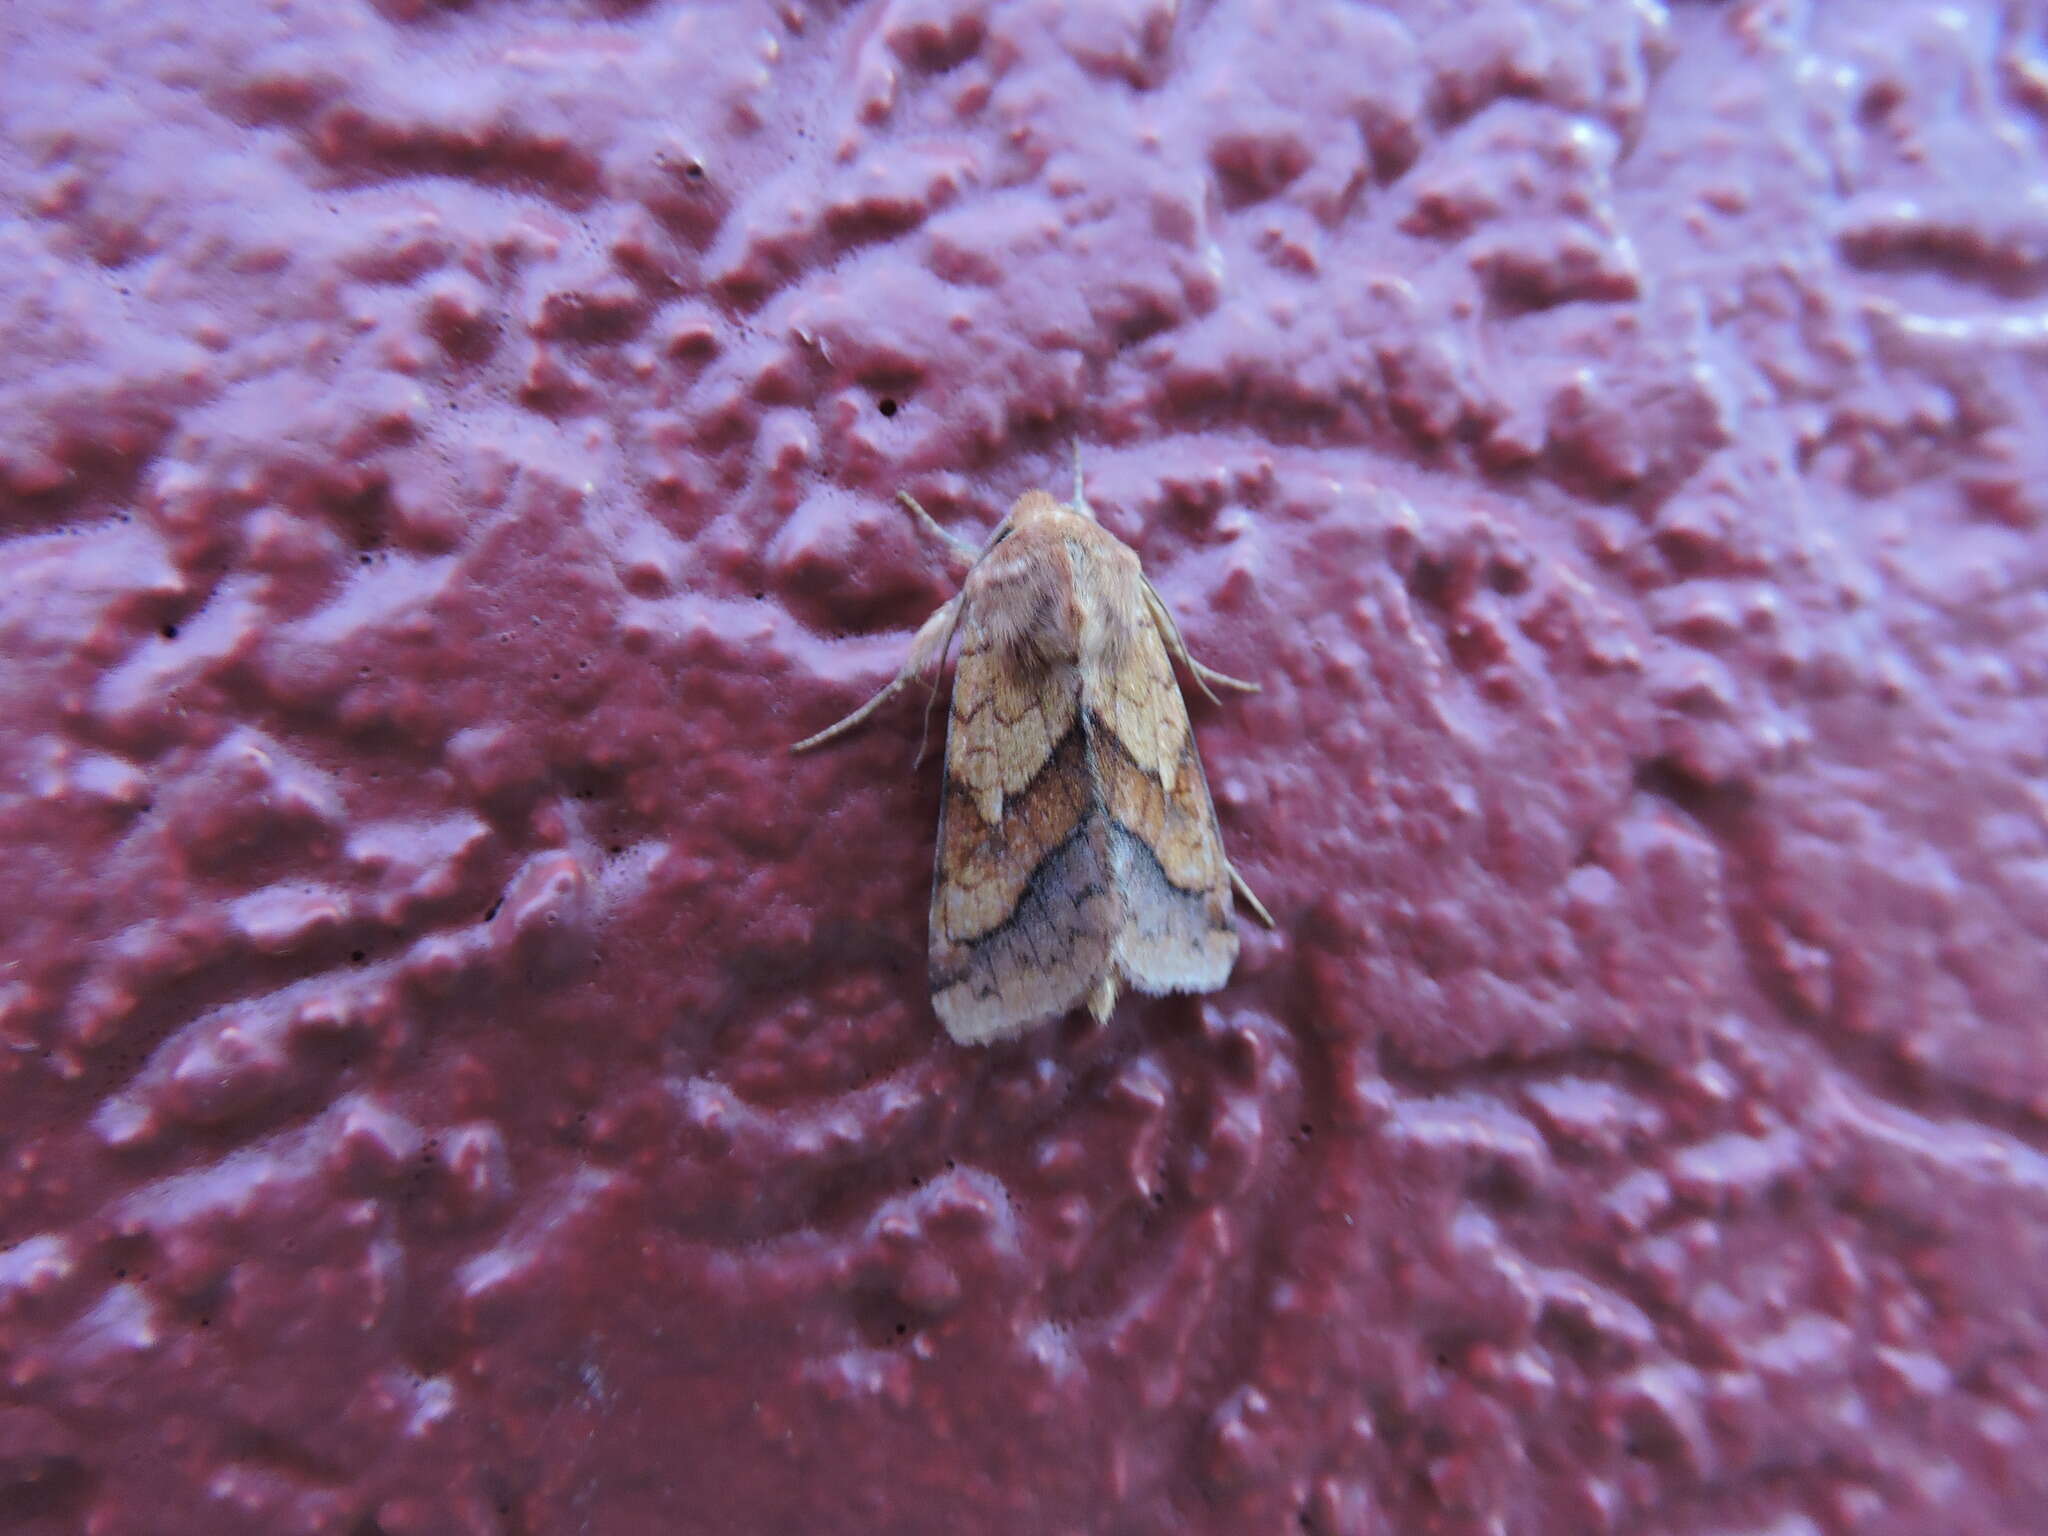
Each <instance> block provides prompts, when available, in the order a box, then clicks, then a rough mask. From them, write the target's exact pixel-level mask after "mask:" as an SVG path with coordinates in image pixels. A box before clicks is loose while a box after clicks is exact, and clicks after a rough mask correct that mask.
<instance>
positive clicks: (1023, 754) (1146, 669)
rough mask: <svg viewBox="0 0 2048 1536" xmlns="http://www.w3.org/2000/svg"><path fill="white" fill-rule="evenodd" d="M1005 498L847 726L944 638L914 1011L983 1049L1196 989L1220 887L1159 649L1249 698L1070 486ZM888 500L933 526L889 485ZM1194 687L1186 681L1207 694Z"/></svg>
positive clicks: (1202, 785) (1211, 942)
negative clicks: (929, 875)
mask: <svg viewBox="0 0 2048 1536" xmlns="http://www.w3.org/2000/svg"><path fill="white" fill-rule="evenodd" d="M1074 478H1075V486H1074V500H1073V502H1072V503H1071V504H1069V503H1062V502H1060V501H1058V500H1056V499H1055V498H1053V497H1051V496H1049V495H1047V494H1046V493H1045V492H1043V491H1029V492H1026V493H1025V494H1024V495H1023V496H1021V497H1019V498H1018V500H1017V503H1016V505H1015V506H1013V507H1012V508H1011V509H1010V514H1009V516H1008V517H1006V518H1004V519H1003V521H1002V523H1001V525H1000V526H998V527H997V529H996V531H995V532H994V534H992V535H991V536H990V538H989V541H988V543H987V545H985V546H984V547H983V549H982V550H981V551H980V553H979V554H978V555H976V554H974V553H973V551H972V550H971V549H970V548H969V547H968V546H965V545H963V544H960V543H959V542H958V541H956V540H953V539H952V538H951V537H950V536H949V535H946V534H944V533H943V532H940V533H939V536H940V537H941V538H944V539H946V540H947V542H948V543H949V544H951V545H952V546H953V547H954V548H955V549H956V551H958V552H960V553H961V554H962V555H963V556H968V557H971V558H972V560H973V564H972V566H971V567H970V569H969V571H968V574H967V578H966V580H965V582H964V583H963V584H962V586H961V589H960V591H959V592H958V593H957V594H955V596H954V597H953V599H952V600H951V601H950V602H948V603H946V604H945V605H944V606H943V607H941V608H940V609H939V610H938V612H936V613H934V614H933V615H932V616H931V618H930V619H928V620H927V621H926V622H925V625H924V627H923V628H922V629H920V630H919V631H918V634H917V638H916V640H915V641H914V642H913V643H912V645H911V650H910V656H909V658H908V659H907V660H906V661H905V663H904V666H903V669H902V671H901V672H899V673H898V674H897V676H896V678H895V680H894V681H893V682H891V683H890V684H889V685H888V686H887V687H885V688H884V689H883V690H882V691H881V692H880V693H878V694H876V695H875V697H874V698H872V699H870V700H869V701H868V702H867V703H866V704H864V705H862V706H861V707H860V708H859V709H857V710H855V711H854V712H853V713H852V714H851V715H848V716H847V717H846V718H845V719H844V720H841V721H840V722H839V723H838V724H836V725H833V726H831V727H828V728H827V729H826V730H824V731H821V732H819V733H818V734H817V735H816V736H813V737H811V738H809V739H808V740H806V741H802V742H799V743H798V744H797V747H796V750H798V751H803V750H804V749H806V748H809V747H813V746H817V745H818V744H820V743H821V742H824V741H827V740H830V739H831V738H832V737H834V736H837V735H839V734H840V733H841V732H843V731H847V730H850V729H852V728H853V727H854V726H856V725H858V724H859V723H860V722H861V721H862V720H864V719H866V718H867V716H868V715H869V714H870V713H871V712H872V711H873V710H874V709H875V708H876V707H877V706H878V705H880V704H881V703H882V702H883V701H884V700H885V699H887V698H889V697H890V696H891V695H893V694H894V693H896V692H897V691H898V690H899V689H900V688H902V687H903V686H904V684H905V683H907V682H908V681H909V680H910V679H911V678H913V677H915V676H918V675H919V674H921V673H923V672H925V671H927V670H929V669H930V668H931V667H932V666H933V665H934V664H935V663H937V662H939V661H941V660H942V659H943V657H944V654H945V651H946V649H947V647H948V645H949V644H950V642H951V641H952V639H953V636H954V633H955V631H957V632H958V635H959V643H960V650H959V661H958V663H957V665H956V667H955V671H954V678H953V699H952V715H951V720H950V722H949V725H948V730H947V736H946V785H945V796H944V799H943V801H942V802H941V805H940V810H939V842H938V852H937V856H936V859H935V861H934V863H935V869H934V875H933V881H932V909H931V991H932V1006H933V1008H934V1009H935V1010H936V1011H937V1013H938V1015H939V1018H940V1020H941V1021H942V1022H943V1023H944V1024H945V1026H946V1030H947V1032H948V1033H949V1034H950V1035H952V1037H953V1038H954V1039H955V1040H959V1041H962V1042H966V1043H970V1044H973V1043H981V1042H986V1041H990V1040H995V1039H999V1038H1001V1037H1003V1036H1005V1035H1009V1034H1013V1033H1015V1032H1017V1031H1019V1030H1021V1029H1024V1028H1026V1027H1027V1026H1029V1025H1032V1024H1036V1023H1039V1022H1041V1021H1043V1020H1046V1019H1052V1018H1057V1017H1059V1016H1060V1015H1062V1014H1065V1013H1066V1012H1068V1011H1069V1010H1070V1009H1073V1008H1075V1007H1078V1006H1080V1005H1081V1004H1083V1003H1085V1004H1086V1005H1087V1006H1088V1007H1089V1009H1090V1010H1091V1011H1092V1012H1093V1013H1094V1014H1095V1016H1096V1018H1097V1019H1107V1018H1108V1017H1109V1013H1110V1010H1111V1009H1112V1008H1113V1007H1114V1006H1115V1005H1116V999H1117V995H1118V993H1119V992H1120V991H1121V990H1122V989H1124V988H1126V987H1129V988H1134V989H1136V990H1137V991H1140V992H1146V993H1155V994H1156V993H1165V992H1213V991H1215V990H1216V989H1217V988H1218V987H1220V986H1222V985H1223V983H1224V982H1225V981H1226V980H1227V979H1228V978H1229V976H1230V970H1231V966H1232V965H1233V964H1234V963H1235V962H1236V960H1237V929H1236V927H1235V925H1234V923H1233V922H1232V917H1231V893H1232V891H1233V889H1235V890H1237V891H1239V892H1241V893H1242V894H1243V895H1244V897H1245V899H1246V901H1247V902H1248V903H1249V904H1250V905H1251V906H1252V907H1253V909H1254V910H1255V911H1256V912H1257V913H1258V915H1259V916H1260V918H1261V919H1262V920H1264V921H1266V922H1267V923H1268V924H1269V925H1270V923H1271V921H1272V920H1271V919H1270V918H1268V917H1267V916H1266V913H1265V909H1264V908H1263V907H1260V906H1259V904H1258V901H1257V898H1255V897H1253V896H1252V894H1251V892H1250V891H1249V890H1248V889H1246V888H1245V886H1244V883H1243V882H1242V881H1241V880H1239V879H1238V877H1237V874H1236V871H1235V870H1233V869H1232V868H1231V866H1230V862H1229V860H1228V859H1226V858H1225V857H1224V856H1223V843H1222V839H1221V837H1220V835H1219V834H1218V832H1217V829H1216V812H1215V808H1214V807H1213V805H1212V804H1211V803H1210V800H1209V786H1208V782H1207V780H1206V779H1205V778H1204V777H1203V775H1202V764H1201V759H1200V758H1199V757H1197V756H1196V754H1195V741H1194V733H1193V731H1192V729H1191V728H1190V726H1189V722H1188V712H1187V706H1186V705H1185V703H1184V702H1183V701H1182V699H1181V694H1180V688H1179V686H1178V685H1177V684H1176V682H1175V681H1174V676H1173V660H1172V658H1174V657H1176V656H1177V657H1178V658H1179V659H1180V660H1181V662H1182V663H1183V664H1184V665H1186V666H1187V668H1188V669H1189V671H1190V672H1192V673H1193V674H1194V676H1195V678H1196V680H1197V682H1198V683H1201V684H1204V685H1206V684H1207V683H1211V682H1214V683H1219V684H1222V685H1224V686H1227V687H1232V688H1239V689H1246V690H1250V689H1252V688H1253V687H1254V686H1255V685H1253V684H1250V683H1243V682H1239V681H1238V680H1236V679H1235V678H1229V677H1225V676H1224V675H1223V674H1221V673H1219V672H1214V671H1211V670H1210V669H1209V668H1207V667H1204V666H1202V665H1201V663H1199V662H1197V661H1195V660H1194V658H1193V657H1191V656H1190V655H1188V653H1187V648H1186V647H1185V646H1184V645H1183V644H1182V643H1181V638H1180V632H1179V630H1178V629H1177V628H1176V627H1175V625H1174V622H1173V618H1172V615H1171V614H1170V613H1169V612H1168V611H1167V608H1166V605H1165V604H1164V603H1163V602H1162V601H1161V600H1160V598H1159V595H1158V594H1157V593H1156V592H1155V591H1153V589H1152V586H1151V583H1150V582H1148V581H1147V580H1146V579H1145V573H1144V571H1143V569H1142V568H1141V567H1140V565H1139V563H1138V557H1137V555H1136V554H1135V553H1133V552H1132V550H1131V549H1130V548H1129V547H1128V546H1127V545H1125V544H1124V543H1123V542H1122V541H1121V540H1119V539H1118V538H1117V537H1116V536H1115V535H1114V534H1112V533H1110V532H1109V530H1107V529H1106V528H1104V527H1103V526H1102V525H1101V524H1100V523H1098V522H1096V521H1095V518H1094V515H1093V513H1091V512H1090V511H1089V510H1088V504H1087V502H1086V500H1085V499H1084V498H1083V497H1082V495H1081V486H1080V468H1079V465H1078V463H1077V464H1076V466H1075V477H1074ZM902 500H903V502H904V504H905V505H906V506H907V507H909V508H910V510H911V511H912V513H913V514H915V515H916V516H917V518H918V519H919V520H920V522H922V523H923V524H924V525H925V526H926V527H927V528H929V529H931V530H933V531H934V532H938V529H937V525H936V524H934V523H932V521H931V519H930V518H929V517H928V516H927V515H926V513H925V512H924V509H923V508H922V507H919V506H918V505H917V503H916V502H915V501H913V500H911V498H910V497H909V496H908V495H904V496H903V497H902ZM1205 691H1206V688H1205Z"/></svg>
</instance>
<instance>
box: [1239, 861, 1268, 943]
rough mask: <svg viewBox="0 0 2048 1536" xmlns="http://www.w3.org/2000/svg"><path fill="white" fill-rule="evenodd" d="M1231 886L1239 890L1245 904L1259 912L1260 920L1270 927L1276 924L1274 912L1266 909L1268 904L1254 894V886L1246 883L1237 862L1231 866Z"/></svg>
mask: <svg viewBox="0 0 2048 1536" xmlns="http://www.w3.org/2000/svg"><path fill="white" fill-rule="evenodd" d="M1230 888H1231V889H1232V890H1234V891H1236V892H1237V894H1238V896H1239V897H1240V898H1241V899H1242V900H1243V902H1244V904H1245V905H1246V906H1248V907H1250V908H1251V909H1252V911H1253V912H1254V913H1256V914H1257V916H1258V919H1259V921H1260V922H1262V923H1264V924H1265V925H1266V926H1267V927H1268V928H1271V927H1273V926H1274V923H1273V914H1272V913H1270V912H1268V911H1267V910H1266V904H1265V903H1264V902H1263V901H1260V900H1259V898H1258V897H1256V896H1254V895H1253V894H1252V888H1251V887H1250V886H1248V885H1246V884H1245V883H1244V876H1243V875H1240V874H1239V873H1238V872H1237V866H1236V865H1235V864H1233V865H1231V866H1230Z"/></svg>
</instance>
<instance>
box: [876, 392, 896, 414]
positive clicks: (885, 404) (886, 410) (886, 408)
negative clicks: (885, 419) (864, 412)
mask: <svg viewBox="0 0 2048 1536" xmlns="http://www.w3.org/2000/svg"><path fill="white" fill-rule="evenodd" d="M878 409H879V410H880V411H881V413H882V414H883V415H884V416H894V415H895V414H896V402H895V401H894V400H891V399H890V398H889V397H888V396H887V395H884V396H883V397H882V403H881V405H880V406H879V407H878Z"/></svg>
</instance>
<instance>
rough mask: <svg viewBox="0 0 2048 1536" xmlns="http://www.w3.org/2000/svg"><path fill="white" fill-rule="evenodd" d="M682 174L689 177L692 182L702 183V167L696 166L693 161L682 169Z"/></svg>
mask: <svg viewBox="0 0 2048 1536" xmlns="http://www.w3.org/2000/svg"><path fill="white" fill-rule="evenodd" d="M683 174H684V175H685V176H687V177H689V178H690V180H692V181H702V180H703V179H704V167H703V166H702V165H700V164H698V163H697V162H696V161H695V160H692V161H691V162H690V163H689V164H688V165H686V166H684V167H683Z"/></svg>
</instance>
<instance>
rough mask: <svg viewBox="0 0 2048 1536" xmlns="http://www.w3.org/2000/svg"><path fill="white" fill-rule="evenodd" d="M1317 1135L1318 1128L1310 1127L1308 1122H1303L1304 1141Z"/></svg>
mask: <svg viewBox="0 0 2048 1536" xmlns="http://www.w3.org/2000/svg"><path fill="white" fill-rule="evenodd" d="M1315 1133H1316V1128H1315V1127H1314V1126H1312V1125H1310V1124H1309V1123H1308V1122H1307V1121H1306V1120H1304V1121H1302V1122H1301V1134H1302V1137H1303V1139H1304V1140H1306V1139H1307V1138H1308V1137H1310V1136H1313V1135H1315Z"/></svg>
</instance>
